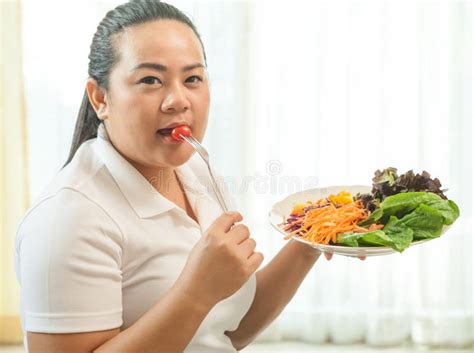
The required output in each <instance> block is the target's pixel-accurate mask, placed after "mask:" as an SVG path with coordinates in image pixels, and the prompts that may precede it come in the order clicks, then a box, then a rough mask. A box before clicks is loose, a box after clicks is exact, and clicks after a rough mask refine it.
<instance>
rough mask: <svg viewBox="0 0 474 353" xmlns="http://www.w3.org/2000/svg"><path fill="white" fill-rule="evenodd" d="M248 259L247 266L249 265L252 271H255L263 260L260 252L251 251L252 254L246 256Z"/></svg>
mask: <svg viewBox="0 0 474 353" xmlns="http://www.w3.org/2000/svg"><path fill="white" fill-rule="evenodd" d="M248 260H249V266H250V269H251V271H252V273H253V272H255V271H256V270H257V269H258V268H259V267H260V265H261V264H262V262H263V254H262V253H261V252H254V253H252V255H250V257H249V258H248Z"/></svg>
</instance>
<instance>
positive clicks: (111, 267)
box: [16, 189, 122, 333]
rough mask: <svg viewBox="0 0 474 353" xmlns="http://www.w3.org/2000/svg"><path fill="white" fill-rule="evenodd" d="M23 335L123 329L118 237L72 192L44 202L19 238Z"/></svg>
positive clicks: (106, 219)
mask: <svg viewBox="0 0 474 353" xmlns="http://www.w3.org/2000/svg"><path fill="white" fill-rule="evenodd" d="M16 251H17V256H18V272H19V273H18V280H19V282H20V288H21V289H20V292H21V309H22V312H23V315H24V321H25V322H24V330H25V331H30V332H43V333H74V332H90V331H100V330H107V329H112V328H117V327H120V326H121V325H122V272H121V258H122V234H121V232H120V229H119V228H118V226H117V225H116V223H115V222H114V221H113V220H112V219H111V218H110V216H109V215H108V214H107V213H106V212H105V211H104V210H103V209H102V208H101V207H100V206H99V205H97V204H96V203H95V202H93V201H91V200H89V199H88V198H87V197H86V196H85V195H83V194H82V193H80V192H78V191H75V190H72V189H62V190H60V191H59V192H58V193H57V194H56V195H54V196H52V197H50V198H48V199H45V200H43V201H42V202H41V203H40V204H38V205H37V206H36V207H34V208H33V209H32V210H31V211H30V212H29V213H28V214H27V215H26V216H25V218H24V220H23V222H22V223H21V225H20V227H19V229H18V233H17V243H16Z"/></svg>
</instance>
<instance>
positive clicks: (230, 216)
mask: <svg viewBox="0 0 474 353" xmlns="http://www.w3.org/2000/svg"><path fill="white" fill-rule="evenodd" d="M242 219H243V217H242V215H241V214H240V213H239V212H226V213H223V214H221V215H220V216H219V217H218V218H217V219H216V220H215V221H214V223H213V224H212V225H213V226H217V227H218V228H220V229H222V230H223V231H224V232H225V233H227V232H228V231H229V230H230V229H231V228H232V226H233V225H234V223H236V222H240V221H241V220H242Z"/></svg>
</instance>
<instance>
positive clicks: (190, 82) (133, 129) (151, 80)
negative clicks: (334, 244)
mask: <svg viewBox="0 0 474 353" xmlns="http://www.w3.org/2000/svg"><path fill="white" fill-rule="evenodd" d="M115 45H116V48H117V52H118V53H119V61H118V63H117V64H116V65H115V66H114V68H113V70H112V72H111V74H110V80H109V90H108V92H107V93H106V101H107V109H106V111H107V114H106V119H105V126H106V129H107V132H108V134H109V137H110V139H111V141H112V143H113V145H114V146H115V148H117V149H118V150H119V151H120V153H121V154H122V155H124V157H125V158H126V159H128V160H129V161H131V162H132V163H133V164H135V165H139V166H141V167H143V168H146V169H148V168H150V169H154V168H156V167H158V168H160V167H164V168H169V167H171V168H172V167H176V166H179V165H181V164H183V163H185V162H186V161H187V160H188V159H189V158H190V157H191V155H192V153H193V151H194V150H193V148H192V147H191V146H190V145H189V144H188V143H186V142H176V141H173V140H172V139H171V137H170V136H164V135H162V134H160V133H158V132H157V131H158V130H159V129H164V128H168V127H174V126H177V125H180V124H187V125H189V127H190V128H191V131H192V134H193V136H194V137H195V138H197V139H198V140H199V141H202V139H203V137H204V133H205V130H206V126H207V119H208V112H209V103H210V94H209V84H208V77H207V72H206V69H205V61H204V55H203V50H202V47H201V44H200V42H199V40H198V38H197V37H196V35H195V34H194V32H193V31H192V29H191V28H189V27H188V26H187V25H185V24H183V23H181V22H178V21H173V20H159V21H153V22H148V23H145V24H142V25H138V26H134V27H130V28H127V29H126V30H125V31H124V32H123V33H121V34H120V35H119V36H117V38H116V42H115Z"/></svg>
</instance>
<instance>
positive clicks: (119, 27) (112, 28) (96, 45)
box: [63, 0, 206, 168]
mask: <svg viewBox="0 0 474 353" xmlns="http://www.w3.org/2000/svg"><path fill="white" fill-rule="evenodd" d="M155 20H176V21H179V22H181V23H184V24H185V25H187V26H189V27H190V28H191V29H192V30H193V32H194V33H195V34H196V36H197V38H198V39H199V42H200V43H201V47H202V50H203V54H204V60H205V61H206V53H205V51H204V46H203V44H202V40H201V37H200V35H199V33H198V31H197V29H196V27H195V26H194V24H193V22H192V21H191V19H190V18H189V17H188V16H187V15H186V14H184V13H183V12H182V11H180V10H178V9H177V8H176V7H174V6H172V5H169V4H167V3H164V2H160V1H159V0H132V1H129V2H127V3H125V4H122V5H119V6H117V7H116V8H115V9H113V10H111V11H109V12H107V14H106V15H105V17H104V18H103V19H102V21H101V22H100V23H99V26H98V27H97V30H96V32H95V34H94V37H93V39H92V44H91V46H90V52H89V67H88V74H89V77H90V78H93V79H94V80H96V82H97V83H98V85H99V87H101V88H103V89H105V90H106V91H107V90H108V88H109V76H110V73H111V71H112V69H113V67H114V65H115V64H116V63H117V62H118V61H119V58H120V57H119V55H120V53H118V52H117V50H115V49H116V48H115V47H114V37H115V36H116V35H117V34H119V33H121V32H123V30H124V29H125V28H127V27H131V26H135V25H140V24H143V23H146V22H151V21H155ZM100 123H101V120H99V118H98V117H97V114H96V113H95V110H94V108H93V107H92V105H91V103H90V102H89V97H88V95H87V91H86V90H85V91H84V96H83V98H82V103H81V106H80V108H79V114H78V116H77V121H76V127H75V129H74V134H73V138H72V145H71V149H70V151H69V157H68V159H67V161H66V163H65V164H64V166H63V168H64V167H65V166H66V165H67V164H68V163H69V162H70V161H71V160H72V159H73V157H74V155H75V153H76V151H77V150H78V149H79V147H80V146H81V145H82V143H83V142H85V141H87V140H90V139H92V138H95V137H97V129H98V127H99V125H100Z"/></svg>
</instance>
